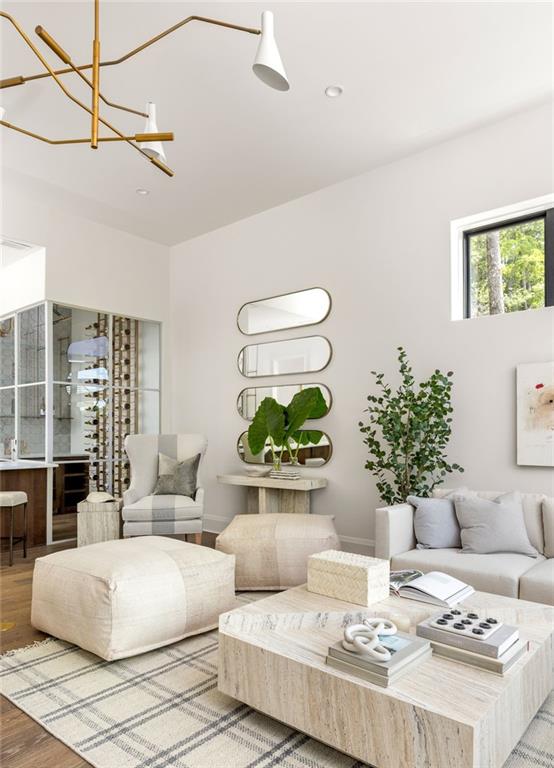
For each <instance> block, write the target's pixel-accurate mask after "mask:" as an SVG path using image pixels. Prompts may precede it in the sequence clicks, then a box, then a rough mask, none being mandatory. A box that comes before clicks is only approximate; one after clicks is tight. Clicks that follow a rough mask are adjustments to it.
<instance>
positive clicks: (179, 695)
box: [0, 632, 554, 768]
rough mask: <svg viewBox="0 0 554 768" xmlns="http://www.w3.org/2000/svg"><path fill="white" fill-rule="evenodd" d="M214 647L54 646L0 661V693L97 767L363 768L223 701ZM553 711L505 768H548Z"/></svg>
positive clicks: (540, 717)
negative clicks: (106, 655)
mask: <svg viewBox="0 0 554 768" xmlns="http://www.w3.org/2000/svg"><path fill="white" fill-rule="evenodd" d="M217 645H218V641H217V632H209V633H206V634H204V635H200V636H197V637H193V638H189V639H187V640H183V641H182V642H180V643H176V644H175V645H172V646H169V647H166V648H161V649H158V650H156V651H152V652H150V653H146V654H143V655H141V656H136V657H133V658H130V659H124V660H121V661H113V662H106V661H102V660H101V659H99V658H98V657H97V656H93V655H92V654H90V653H87V652H85V651H82V650H81V649H79V648H77V647H76V646H73V645H69V644H68V643H65V642H62V641H60V640H54V639H49V640H45V641H44V642H42V643H38V644H36V645H34V646H30V647H28V648H24V649H21V650H17V651H12V652H9V653H7V654H5V655H4V656H2V657H1V658H0V691H1V693H2V694H4V696H6V697H7V698H8V699H9V700H10V701H11V702H13V704H15V705H16V706H17V707H19V708H20V709H22V710H23V711H24V712H26V713H27V714H28V715H29V716H30V717H32V718H33V719H34V720H36V721H37V722H38V723H40V724H41V725H42V726H43V727H44V728H45V729H46V730H47V731H49V732H50V733H51V734H53V735H54V736H55V737H56V738H58V739H60V740H61V741H63V742H64V743H65V744H67V745H68V746H69V747H70V748H71V749H72V750H74V751H75V752H77V753H78V754H79V755H81V756H82V757H83V758H84V759H85V760H87V761H88V762H89V763H91V764H92V765H93V766H97V768H169V766H171V768H272V766H283V767H284V768H363V764H362V763H360V762H356V761H354V760H352V758H348V757H346V756H345V755H342V754H340V753H338V752H335V751H334V750H332V749H331V748H329V747H326V746H324V745H323V744H320V743H319V742H316V741H313V740H312V739H310V738H309V737H308V736H305V735H303V734H301V733H298V732H296V731H293V730H291V729H290V728H287V727H286V726H284V725H281V724H280V723H277V722H276V721H274V720H272V719H270V718H268V717H266V716H264V715H261V714H260V713H258V712H255V711H253V710H252V709H250V708H249V707H247V706H246V705H245V704H241V703H240V702H237V701H235V700H234V699H231V698H229V697H227V696H224V695H223V694H221V693H219V692H218V690H217ZM553 711H554V697H553V695H552V694H551V696H550V697H549V699H548V700H547V702H546V703H545V705H544V706H543V707H542V709H541V710H540V712H539V713H538V714H537V716H536V717H535V719H534V720H533V722H532V723H531V725H530V726H529V728H528V730H527V732H526V733H525V735H524V737H523V739H522V740H521V741H520V743H519V744H518V745H517V747H516V748H515V749H514V751H513V753H512V755H511V756H510V758H509V759H508V761H507V762H506V764H505V768H551V766H552V765H553V761H554V754H553V752H552V741H553V733H554V717H553ZM406 768H407V767H406ZM409 768H415V767H412V766H410V767H409Z"/></svg>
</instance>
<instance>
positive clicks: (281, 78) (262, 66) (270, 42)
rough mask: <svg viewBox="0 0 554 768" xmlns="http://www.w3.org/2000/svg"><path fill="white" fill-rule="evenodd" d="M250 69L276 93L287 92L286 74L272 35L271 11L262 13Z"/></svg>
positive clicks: (288, 86)
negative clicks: (259, 32)
mask: <svg viewBox="0 0 554 768" xmlns="http://www.w3.org/2000/svg"><path fill="white" fill-rule="evenodd" d="M252 69H253V70H254V74H255V75H257V77H259V78H260V80H261V81H262V82H263V83H265V84H266V85H269V86H270V87H271V88H275V89H276V90H277V91H288V90H289V88H290V85H289V81H288V80H287V73H286V72H285V68H284V66H283V62H282V61H281V56H280V55H279V49H278V48H277V43H276V42H275V36H274V34H273V14H272V13H271V11H264V12H263V13H262V35H261V40H260V44H259V46H258V50H257V52H256V58H255V59H254V64H253V66H252Z"/></svg>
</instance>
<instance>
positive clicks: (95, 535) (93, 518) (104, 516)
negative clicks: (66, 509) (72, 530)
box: [77, 499, 123, 547]
mask: <svg viewBox="0 0 554 768" xmlns="http://www.w3.org/2000/svg"><path fill="white" fill-rule="evenodd" d="M122 506H123V500H122V499H115V501H103V502H100V503H92V502H90V501H80V502H79V504H77V512H78V514H77V546H78V547H86V545H87V544H97V543H98V542H100V541H110V540H111V539H120V538H121V526H122V523H121V507H122Z"/></svg>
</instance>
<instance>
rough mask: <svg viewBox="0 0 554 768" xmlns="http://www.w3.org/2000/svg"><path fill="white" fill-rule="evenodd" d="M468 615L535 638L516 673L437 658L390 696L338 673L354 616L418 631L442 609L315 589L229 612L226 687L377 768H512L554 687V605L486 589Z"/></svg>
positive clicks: (223, 644)
mask: <svg viewBox="0 0 554 768" xmlns="http://www.w3.org/2000/svg"><path fill="white" fill-rule="evenodd" d="M464 608H475V609H476V610H477V611H479V612H481V613H486V614H488V615H491V614H492V615H494V616H496V617H498V618H500V619H501V620H502V621H504V622H506V623H510V624H517V625H518V626H519V628H520V634H521V637H522V638H523V639H524V640H528V641H529V646H530V647H529V651H528V652H527V653H526V654H524V656H523V657H522V658H521V659H520V660H519V661H518V662H516V664H515V665H514V666H513V667H512V668H511V669H510V670H509V672H508V673H507V674H506V675H505V676H504V677H501V676H499V675H495V674H493V673H491V672H485V671H483V670H479V669H474V668H472V667H468V666H466V665H462V664H458V663H456V662H454V661H450V660H448V659H443V658H439V657H434V658H433V659H431V660H429V661H427V662H424V663H423V664H422V665H421V666H419V667H417V668H416V669H415V670H414V671H413V672H411V673H409V674H408V675H406V676H405V677H404V678H402V679H401V680H399V681H398V682H397V683H396V684H395V685H393V686H391V687H389V688H386V689H385V688H380V687H378V686H375V685H372V684H371V683H367V682H365V681H363V680H361V679H359V678H357V677H354V676H352V675H348V674H346V673H342V672H339V671H338V670H335V669H333V668H330V667H327V666H326V664H325V656H326V654H327V649H328V647H329V645H330V644H331V643H333V642H336V641H337V639H339V638H340V637H341V636H342V630H341V627H342V626H343V624H344V623H345V621H346V623H350V622H351V621H358V620H359V619H361V618H364V617H366V616H372V615H373V616H377V615H379V616H385V617H390V618H393V619H394V616H395V615H396V616H398V615H400V614H402V615H404V616H409V618H410V620H411V623H412V627H413V626H415V624H416V623H418V622H419V621H421V620H422V619H424V618H426V617H427V616H430V615H431V614H432V613H434V612H436V611H437V610H440V609H438V608H437V607H436V606H430V605H426V604H425V603H419V602H416V601H413V600H406V599H402V598H398V597H389V598H387V599H386V600H384V601H382V602H380V603H376V604H375V605H372V606H370V607H369V608H361V607H360V606H357V605H353V604H351V603H344V602H342V601H339V600H334V599H332V598H327V597H324V596H322V595H317V594H312V593H310V592H308V591H307V589H306V587H305V586H303V587H296V588H294V589H290V590H288V591H287V592H283V593H280V594H275V595H272V596H271V597H268V598H265V599H263V600H260V601H259V602H254V603H251V604H249V605H247V606H243V607H240V608H237V609H235V610H233V611H231V612H230V613H226V614H223V615H222V616H221V618H220V644H219V690H220V691H222V692H223V693H226V694H228V695H229V696H232V697H234V698H235V699H239V700H240V701H243V702H245V703H247V704H249V705H250V706H251V707H253V708H254V709H257V710H259V711H261V712H264V713H265V714H267V715H270V716H271V717H273V718H275V719H276V720H280V721H281V722H283V723H286V724H287V725H289V726H291V727H293V728H296V729H298V730H299V731H303V732H304V733H307V734H309V735H310V736H312V737H313V738H315V739H318V740H319V741H322V742H324V743H325V744H329V745H330V746H332V747H334V748H335V749H338V750H340V751H341V752H345V753H346V754H348V755H351V756H352V757H354V758H356V759H358V760H362V761H364V762H367V763H370V764H371V765H374V766H376V767H377V768H398V767H399V766H409V767H410V768H423V767H425V768H447V766H448V768H500V766H501V765H502V764H503V763H504V761H505V760H506V758H507V757H508V755H509V754H510V752H511V750H512V749H513V747H514V746H515V745H516V744H517V742H518V740H519V739H520V738H521V736H522V734H523V732H524V731H525V729H526V728H527V726H528V725H529V722H530V721H531V719H532V718H533V716H534V715H535V714H536V712H537V710H538V709H539V708H540V706H541V704H542V703H543V701H544V700H545V698H546V697H547V695H548V694H549V692H550V689H551V687H552V661H553V636H554V610H553V609H552V608H550V607H548V606H546V605H542V604H540V603H530V602H525V601H522V600H515V599H512V598H507V597H501V596H498V595H491V594H486V593H479V592H477V593H475V594H474V595H472V596H471V597H470V598H469V599H468V600H466V601H465V602H464Z"/></svg>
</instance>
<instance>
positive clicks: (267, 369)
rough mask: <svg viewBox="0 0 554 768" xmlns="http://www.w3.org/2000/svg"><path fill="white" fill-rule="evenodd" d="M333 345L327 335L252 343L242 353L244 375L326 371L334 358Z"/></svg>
mask: <svg viewBox="0 0 554 768" xmlns="http://www.w3.org/2000/svg"><path fill="white" fill-rule="evenodd" d="M331 354H332V349H331V344H330V343H329V341H328V339H326V338H325V337H324V336H303V337H301V338H299V339H286V340H285V341H269V342H264V343H262V344H249V345H248V346H246V347H243V348H242V349H241V351H240V352H239V356H238V361H237V362H238V367H239V371H240V372H241V373H242V375H243V376H246V377H248V378H253V377H255V376H284V375H288V374H292V373H313V372H315V371H322V370H323V369H324V368H325V367H326V366H327V365H329V361H330V360H331Z"/></svg>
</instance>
